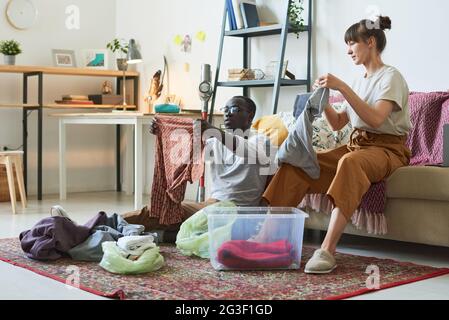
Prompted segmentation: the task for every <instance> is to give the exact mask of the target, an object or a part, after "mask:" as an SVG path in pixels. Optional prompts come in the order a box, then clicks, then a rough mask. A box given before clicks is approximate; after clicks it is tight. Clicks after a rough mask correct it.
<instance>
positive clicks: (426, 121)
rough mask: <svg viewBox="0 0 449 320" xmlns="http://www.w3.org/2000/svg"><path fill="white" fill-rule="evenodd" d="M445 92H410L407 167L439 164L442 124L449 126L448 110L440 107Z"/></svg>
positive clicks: (448, 93)
mask: <svg viewBox="0 0 449 320" xmlns="http://www.w3.org/2000/svg"><path fill="white" fill-rule="evenodd" d="M447 100H449V92H429V93H422V92H412V93H410V97H409V107H410V120H411V122H412V129H411V130H410V133H409V136H408V141H407V145H408V147H409V148H410V150H411V151H412V159H411V161H410V164H411V165H426V164H439V163H442V161H443V124H446V123H449V110H447V109H448V107H446V106H447V105H446V104H445V107H446V110H445V111H444V110H443V103H445V102H446V101H447Z"/></svg>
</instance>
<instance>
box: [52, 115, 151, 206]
mask: <svg viewBox="0 0 449 320" xmlns="http://www.w3.org/2000/svg"><path fill="white" fill-rule="evenodd" d="M52 116H54V117H58V118H59V197H60V199H61V200H65V199H66V198H67V167H66V161H65V154H66V125H67V124H112V125H117V124H119V125H132V126H134V208H135V210H140V209H142V193H143V180H144V179H145V177H144V176H143V167H142V166H143V164H142V163H143V154H142V147H143V146H142V135H143V133H142V128H143V125H144V124H150V122H151V119H152V118H153V116H151V115H144V114H142V113H135V112H129V113H84V114H83V113H76V114H54V115H52Z"/></svg>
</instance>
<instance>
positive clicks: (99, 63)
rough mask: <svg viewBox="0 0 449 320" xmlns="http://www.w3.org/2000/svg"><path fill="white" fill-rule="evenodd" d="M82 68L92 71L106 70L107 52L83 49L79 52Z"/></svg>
mask: <svg viewBox="0 0 449 320" xmlns="http://www.w3.org/2000/svg"><path fill="white" fill-rule="evenodd" d="M81 56H82V67H83V68H92V69H101V70H106V69H108V58H109V57H108V50H105V49H85V50H82V52H81Z"/></svg>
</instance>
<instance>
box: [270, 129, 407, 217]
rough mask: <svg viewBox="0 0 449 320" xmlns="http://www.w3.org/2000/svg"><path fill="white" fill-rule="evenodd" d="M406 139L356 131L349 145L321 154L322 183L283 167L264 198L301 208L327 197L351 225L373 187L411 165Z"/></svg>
mask: <svg viewBox="0 0 449 320" xmlns="http://www.w3.org/2000/svg"><path fill="white" fill-rule="evenodd" d="M406 139H407V137H406V136H394V135H388V134H375V133H370V132H367V131H364V130H359V129H355V130H354V131H353V132H352V134H351V138H350V142H349V143H348V145H345V146H342V147H340V148H337V149H333V150H330V151H325V152H318V153H317V157H318V162H319V165H320V169H321V174H320V178H319V179H317V180H314V179H312V178H310V177H309V176H308V175H307V174H306V173H305V172H304V171H303V170H302V169H300V168H296V167H293V166H291V165H288V164H282V166H281V167H280V169H279V170H278V172H277V173H276V175H275V176H274V177H273V179H272V181H271V183H270V184H269V186H268V188H267V189H266V191H265V193H264V195H263V198H264V199H265V200H266V201H267V202H268V204H269V205H270V206H272V207H297V206H298V205H299V204H300V203H301V201H302V199H303V198H304V196H305V195H306V194H326V195H327V196H328V197H329V198H330V200H331V201H332V203H333V205H334V207H338V208H339V209H340V210H341V211H342V213H343V215H344V216H345V217H346V219H347V221H348V222H349V221H350V219H351V217H352V215H353V214H354V212H355V211H356V209H357V208H358V207H359V205H360V203H361V201H362V198H363V196H364V195H365V193H366V192H367V191H368V190H369V188H370V186H371V184H372V183H376V182H380V181H382V180H384V179H386V178H388V177H389V176H390V175H391V174H392V173H393V172H394V171H395V170H396V169H398V168H400V167H403V166H407V165H408V164H409V163H410V156H411V153H410V150H409V149H408V148H407V146H406V144H405V143H406Z"/></svg>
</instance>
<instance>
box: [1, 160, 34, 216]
mask: <svg viewBox="0 0 449 320" xmlns="http://www.w3.org/2000/svg"><path fill="white" fill-rule="evenodd" d="M22 155H23V151H7V152H0V164H4V165H5V166H6V175H7V176H8V186H9V195H10V197H11V205H12V212H13V213H14V214H16V188H15V183H14V170H13V165H14V166H15V167H16V176H17V180H18V181H17V184H18V186H19V192H20V200H22V207H23V208H24V209H25V208H26V207H27V198H26V194H25V183H24V182H23V169H22Z"/></svg>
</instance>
